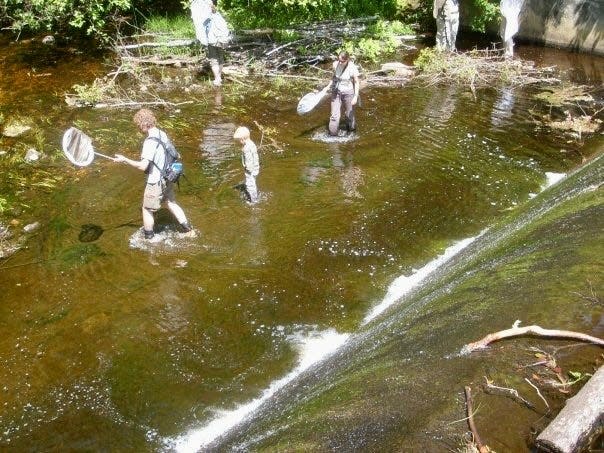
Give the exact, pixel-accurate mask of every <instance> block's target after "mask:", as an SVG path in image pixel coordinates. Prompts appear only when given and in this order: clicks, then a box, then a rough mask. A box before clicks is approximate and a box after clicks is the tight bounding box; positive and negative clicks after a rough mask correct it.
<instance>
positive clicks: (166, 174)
mask: <svg viewBox="0 0 604 453" xmlns="http://www.w3.org/2000/svg"><path fill="white" fill-rule="evenodd" d="M147 138H148V139H150V140H153V141H155V142H157V145H158V146H159V145H161V146H162V148H163V149H164V154H165V158H164V168H159V167H158V166H157V164H156V163H155V161H152V162H153V165H155V166H156V167H157V169H158V170H159V172H160V174H161V176H162V177H163V178H164V179H165V180H166V181H168V182H175V183H178V179H179V178H180V177H181V176H182V174H183V170H184V169H183V165H182V161H181V157H180V153H179V152H178V151H177V150H176V148H175V147H174V145H173V144H172V142H171V141H170V139H168V140H167V141H166V142H164V141H163V140H162V139H160V138H159V137H147Z"/></svg>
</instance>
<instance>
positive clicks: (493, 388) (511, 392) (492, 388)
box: [484, 376, 535, 410]
mask: <svg viewBox="0 0 604 453" xmlns="http://www.w3.org/2000/svg"><path fill="white" fill-rule="evenodd" d="M484 380H485V381H486V384H485V385H484V392H485V393H489V394H491V395H502V396H505V397H507V398H510V399H512V400H514V401H516V402H517V403H520V404H522V405H523V406H526V407H528V408H529V409H532V410H535V405H534V404H533V403H531V402H530V401H528V400H526V399H524V398H523V397H522V396H520V394H519V393H518V390H516V389H511V388H508V387H499V386H498V385H495V384H493V383H492V382H491V381H490V380H489V379H487V377H486V376H485V377H484Z"/></svg>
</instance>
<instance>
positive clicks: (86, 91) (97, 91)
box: [72, 79, 111, 105]
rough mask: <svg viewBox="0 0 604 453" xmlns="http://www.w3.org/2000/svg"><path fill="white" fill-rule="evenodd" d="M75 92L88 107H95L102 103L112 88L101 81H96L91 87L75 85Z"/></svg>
mask: <svg viewBox="0 0 604 453" xmlns="http://www.w3.org/2000/svg"><path fill="white" fill-rule="evenodd" d="M72 88H73V90H74V91H75V94H76V96H77V98H78V100H79V101H80V102H81V103H83V104H86V105H95V104H97V103H98V102H101V101H102V100H103V99H104V98H105V96H106V95H107V94H108V92H109V91H110V90H111V88H110V87H109V86H108V85H106V84H105V83H103V82H102V81H101V80H100V79H95V80H94V82H92V84H90V85H78V84H76V85H73V87H72Z"/></svg>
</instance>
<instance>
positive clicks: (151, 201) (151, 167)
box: [115, 109, 193, 239]
mask: <svg viewBox="0 0 604 453" xmlns="http://www.w3.org/2000/svg"><path fill="white" fill-rule="evenodd" d="M134 123H135V124H136V125H137V126H138V128H139V130H140V132H141V133H142V134H144V135H146V136H147V137H146V138H145V141H144V142H143V150H142V153H141V159H140V160H132V159H128V158H127V157H125V156H123V155H121V154H116V155H115V160H116V161H118V162H125V163H127V164H129V165H131V166H133V167H134V168H138V169H139V170H142V171H144V172H145V173H146V174H147V184H146V185H145V193H144V195H143V209H142V211H143V232H144V234H145V239H152V238H153V236H154V232H153V226H154V224H155V218H154V214H155V212H156V211H157V210H159V208H160V207H161V203H162V201H165V202H166V205H167V207H168V209H169V210H170V212H171V213H172V214H173V215H174V217H176V220H177V221H178V223H179V224H180V227H181V229H182V231H183V232H184V233H189V232H193V229H192V228H191V224H190V223H189V222H188V220H187V217H186V216H185V213H184V211H183V210H182V208H181V207H180V206H179V205H178V204H176V199H175V197H174V187H173V186H174V184H173V183H172V182H169V181H166V179H165V178H164V177H163V176H162V171H161V169H163V168H164V163H165V161H166V150H165V149H164V147H163V146H162V145H161V143H160V142H163V143H167V142H168V140H169V139H168V136H167V135H166V133H165V132H164V131H162V130H160V129H158V128H157V126H156V124H157V120H156V119H155V115H154V114H153V112H152V111H151V110H149V109H140V110H139V111H138V112H136V114H135V115H134Z"/></svg>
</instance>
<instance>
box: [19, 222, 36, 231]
mask: <svg viewBox="0 0 604 453" xmlns="http://www.w3.org/2000/svg"><path fill="white" fill-rule="evenodd" d="M38 228H40V222H34V223H30V224H28V225H25V226H24V227H23V232H24V233H31V232H33V231H36V230H37V229H38Z"/></svg>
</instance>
